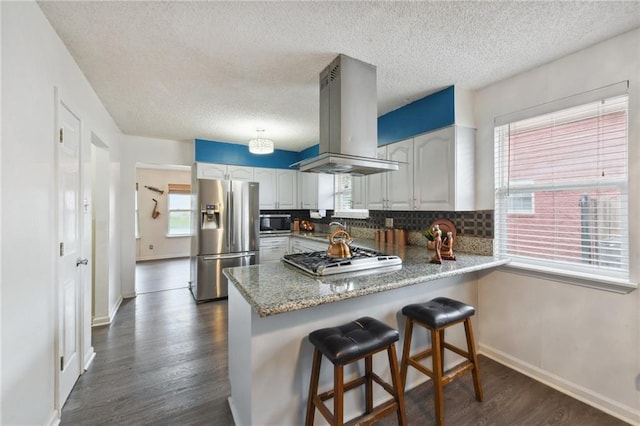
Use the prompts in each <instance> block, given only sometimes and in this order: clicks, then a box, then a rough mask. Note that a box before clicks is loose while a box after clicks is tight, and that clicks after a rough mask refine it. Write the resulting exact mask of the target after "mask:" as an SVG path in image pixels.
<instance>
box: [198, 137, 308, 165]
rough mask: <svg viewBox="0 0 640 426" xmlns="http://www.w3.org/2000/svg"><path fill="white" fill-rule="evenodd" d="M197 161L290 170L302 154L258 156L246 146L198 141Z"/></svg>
mask: <svg viewBox="0 0 640 426" xmlns="http://www.w3.org/2000/svg"><path fill="white" fill-rule="evenodd" d="M195 145H196V153H195V159H196V161H200V162H203V163H220V164H233V165H236V166H249V167H269V168H272V169H288V168H289V166H290V165H291V164H293V163H295V162H297V161H300V153H299V152H295V151H285V150H284V149H276V150H274V152H273V154H268V155H256V154H251V153H250V152H249V148H248V147H247V146H246V145H239V144H234V143H225V142H217V141H207V140H202V139H196V143H195Z"/></svg>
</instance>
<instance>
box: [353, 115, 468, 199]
mask: <svg viewBox="0 0 640 426" xmlns="http://www.w3.org/2000/svg"><path fill="white" fill-rule="evenodd" d="M474 147H475V129H472V128H468V127H460V126H449V127H444V128H442V129H439V130H436V131H433V132H429V133H424V134H422V135H420V136H416V137H415V138H411V139H406V140H404V141H400V142H396V143H392V144H389V145H386V146H383V147H379V148H378V158H383V159H386V160H393V161H398V162H399V163H400V165H399V168H398V170H396V171H393V172H386V173H378V174H374V175H369V176H367V177H366V178H365V179H364V183H365V191H364V193H365V194H366V197H365V198H366V208H368V209H369V210H423V211H424V210H428V211H468V210H473V209H474V208H475V197H474V194H475V189H474V185H475V182H474V179H475V176H474V156H475V148H474ZM354 188H355V185H354ZM359 190H360V191H362V189H361V188H359ZM354 191H355V189H354ZM355 194H356V193H355V192H354V206H355V205H356V203H355ZM363 205H364V204H363Z"/></svg>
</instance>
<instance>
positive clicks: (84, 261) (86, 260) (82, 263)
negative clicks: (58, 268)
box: [76, 258, 89, 266]
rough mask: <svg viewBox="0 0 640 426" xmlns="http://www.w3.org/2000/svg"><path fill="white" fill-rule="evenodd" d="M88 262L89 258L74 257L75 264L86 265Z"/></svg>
mask: <svg viewBox="0 0 640 426" xmlns="http://www.w3.org/2000/svg"><path fill="white" fill-rule="evenodd" d="M88 263H89V259H80V258H77V259H76V266H80V265H87V264H88Z"/></svg>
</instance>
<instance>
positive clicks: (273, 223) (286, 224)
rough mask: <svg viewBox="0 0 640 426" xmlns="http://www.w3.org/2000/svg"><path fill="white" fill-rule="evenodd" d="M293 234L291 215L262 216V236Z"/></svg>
mask: <svg viewBox="0 0 640 426" xmlns="http://www.w3.org/2000/svg"><path fill="white" fill-rule="evenodd" d="M290 232H291V215H290V214H261V215H260V233H261V234H288V233H290Z"/></svg>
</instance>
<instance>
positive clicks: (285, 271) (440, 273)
mask: <svg viewBox="0 0 640 426" xmlns="http://www.w3.org/2000/svg"><path fill="white" fill-rule="evenodd" d="M292 236H295V237H302V238H309V239H313V240H314V241H327V236H326V235H324V234H323V235H317V234H313V233H304V232H294V233H293V234H292ZM327 244H328V242H327ZM353 245H355V246H361V247H367V248H374V249H376V250H379V251H382V252H385V253H387V254H393V255H397V256H400V257H401V258H402V262H403V263H402V266H396V267H391V268H392V269H391V270H385V269H384V268H376V269H371V270H366V271H360V272H353V273H344V274H335V275H328V276H324V277H315V276H312V275H309V274H307V273H305V272H302V271H301V270H299V269H297V268H295V267H293V266H290V265H288V264H286V263H284V262H268V263H263V264H260V265H252V266H243V267H235V268H226V269H224V271H223V272H224V274H225V276H227V278H229V280H230V281H231V282H232V283H233V284H234V285H235V286H236V288H237V289H238V291H239V292H240V293H241V294H242V295H243V296H244V298H245V299H246V300H247V301H248V302H249V304H250V305H251V306H252V307H253V309H255V311H256V312H257V313H258V315H259V316H260V317H267V316H270V315H277V314H282V313H286V312H292V311H296V310H299V309H304V308H310V307H312V306H317V305H321V304H325V303H332V302H337V301H340V300H345V299H350V298H354V297H360V296H365V295H367V294H373V293H378V292H381V291H387V290H392V289H396V288H400V287H405V286H408V285H413V284H417V283H421V282H425V281H432V280H437V279H440V278H446V277H451V276H454V275H461V274H466V273H468V272H474V271H480V270H483V269H488V268H493V267H496V266H500V265H504V264H506V263H507V262H508V260H507V259H499V258H497V257H494V256H480V255H474V254H465V253H455V255H456V258H457V260H456V261H442V264H441V265H437V264H431V263H429V259H430V258H431V256H433V252H429V251H427V249H426V247H420V246H395V245H388V244H379V243H377V242H375V241H373V240H366V239H355V240H354V242H353Z"/></svg>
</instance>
